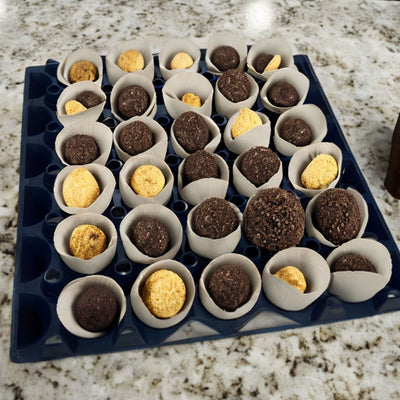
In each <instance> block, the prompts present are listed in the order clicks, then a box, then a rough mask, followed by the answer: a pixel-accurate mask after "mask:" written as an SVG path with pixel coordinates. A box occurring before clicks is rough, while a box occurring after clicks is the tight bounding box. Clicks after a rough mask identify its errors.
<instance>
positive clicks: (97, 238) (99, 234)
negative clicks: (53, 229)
mask: <svg viewBox="0 0 400 400" xmlns="http://www.w3.org/2000/svg"><path fill="white" fill-rule="evenodd" d="M106 247H107V237H106V235H105V233H104V232H103V231H102V230H101V229H100V228H98V227H97V226H95V225H79V226H77V227H76V228H75V229H74V230H73V231H72V234H71V237H70V239H69V248H70V251H71V254H72V255H73V256H75V257H78V258H82V260H90V259H91V258H93V257H95V256H97V255H99V254H101V253H102V252H103V251H104V250H105V249H106Z"/></svg>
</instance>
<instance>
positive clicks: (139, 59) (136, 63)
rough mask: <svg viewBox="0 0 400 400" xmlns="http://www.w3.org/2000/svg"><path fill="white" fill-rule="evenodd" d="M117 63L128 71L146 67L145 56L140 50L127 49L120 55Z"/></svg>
mask: <svg viewBox="0 0 400 400" xmlns="http://www.w3.org/2000/svg"><path fill="white" fill-rule="evenodd" d="M117 65H118V67H120V68H121V69H122V70H124V71H126V72H134V71H138V70H141V69H143V68H144V58H143V55H142V53H141V52H140V51H137V50H133V49H131V50H127V51H124V52H123V53H122V54H121V55H120V56H119V57H118V61H117Z"/></svg>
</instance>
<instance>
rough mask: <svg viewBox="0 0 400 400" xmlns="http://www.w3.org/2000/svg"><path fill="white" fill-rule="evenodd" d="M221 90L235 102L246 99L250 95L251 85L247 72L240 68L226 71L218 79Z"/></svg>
mask: <svg viewBox="0 0 400 400" xmlns="http://www.w3.org/2000/svg"><path fill="white" fill-rule="evenodd" d="M217 85H218V88H219V90H220V92H221V93H222V94H223V95H224V96H225V97H226V98H227V99H228V100H229V101H232V102H233V103H238V102H239V101H243V100H246V99H247V98H249V96H250V92H251V85H250V81H249V79H248V78H247V76H246V74H245V73H244V72H243V71H240V70H238V69H229V70H227V71H225V72H224V73H223V74H222V75H221V76H220V77H219V78H218V81H217Z"/></svg>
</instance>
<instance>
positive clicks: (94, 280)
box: [56, 275, 126, 339]
mask: <svg viewBox="0 0 400 400" xmlns="http://www.w3.org/2000/svg"><path fill="white" fill-rule="evenodd" d="M93 286H104V287H106V288H108V289H110V290H111V291H112V292H113V293H114V295H115V297H116V299H117V304H118V309H119V318H118V324H119V323H120V322H121V321H122V319H123V318H124V315H125V313H126V298H125V295H124V292H123V290H122V289H121V287H120V286H119V285H118V283H117V282H116V281H114V280H113V279H111V278H109V277H107V276H103V275H92V276H86V277H83V278H78V279H75V280H73V281H71V282H70V283H68V284H67V285H66V286H65V287H64V289H63V290H62V291H61V293H60V296H59V297H58V300H57V308H56V310H57V316H58V319H59V320H60V322H61V323H62V325H63V326H64V328H65V329H67V331H69V332H71V333H72V334H73V335H75V336H78V337H81V338H85V339H95V338H98V337H101V336H104V335H105V334H106V333H107V332H109V331H103V332H90V331H87V330H86V329H84V328H82V327H81V326H80V325H79V323H78V321H77V320H76V318H75V315H74V303H75V301H76V299H77V298H78V296H79V295H80V294H82V293H83V292H84V291H85V290H87V289H89V288H90V287H93ZM114 328H115V326H113V327H112V328H111V329H114Z"/></svg>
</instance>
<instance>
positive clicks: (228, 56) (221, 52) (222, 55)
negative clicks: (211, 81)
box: [210, 46, 240, 71]
mask: <svg viewBox="0 0 400 400" xmlns="http://www.w3.org/2000/svg"><path fill="white" fill-rule="evenodd" d="M210 60H211V62H212V63H213V64H214V65H215V66H216V67H217V68H218V69H219V70H220V71H226V70H228V69H235V68H237V67H238V66H239V62H240V56H239V53H238V52H237V51H236V49H234V48H233V47H231V46H220V47H217V48H216V49H215V50H214V51H213V52H212V53H211V57H210Z"/></svg>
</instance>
